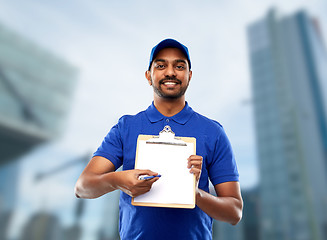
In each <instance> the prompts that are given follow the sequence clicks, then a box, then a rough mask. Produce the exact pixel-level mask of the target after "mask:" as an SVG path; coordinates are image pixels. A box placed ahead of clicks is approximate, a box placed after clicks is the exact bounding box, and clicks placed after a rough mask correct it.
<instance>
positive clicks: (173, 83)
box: [164, 82, 177, 86]
mask: <svg viewBox="0 0 327 240" xmlns="http://www.w3.org/2000/svg"><path fill="white" fill-rule="evenodd" d="M176 84H177V83H175V82H165V83H164V85H171V86H172V85H176Z"/></svg>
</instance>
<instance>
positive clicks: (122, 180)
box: [115, 169, 159, 197]
mask: <svg viewBox="0 0 327 240" xmlns="http://www.w3.org/2000/svg"><path fill="white" fill-rule="evenodd" d="M140 175H149V176H157V175H158V173H156V172H152V171H150V170H139V169H134V170H126V171H121V172H116V181H115V185H116V187H117V188H118V189H120V190H122V191H123V192H125V193H126V194H128V195H129V196H131V197H137V196H139V195H141V194H144V193H146V192H148V191H150V189H151V187H152V184H153V183H154V182H156V181H157V180H158V179H159V177H155V178H152V179H148V180H139V176H140Z"/></svg>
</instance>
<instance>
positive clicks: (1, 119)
mask: <svg viewBox="0 0 327 240" xmlns="http://www.w3.org/2000/svg"><path fill="white" fill-rule="evenodd" d="M76 81H77V69H76V68H75V67H73V66H71V65H70V64H68V63H67V62H66V61H64V60H62V59H60V58H58V57H57V56H55V55H53V54H52V53H50V52H49V51H46V50H44V49H43V48H41V47H39V46H37V45H36V44H34V43H33V42H31V41H30V40H28V39H26V38H24V37H23V36H20V35H19V34H17V33H15V32H13V31H11V30H10V29H8V28H6V27H5V26H3V25H1V24H0V223H1V224H0V225H1V227H0V239H4V240H5V239H7V237H6V236H7V234H8V228H9V225H10V221H11V219H12V216H13V212H14V209H15V204H16V203H17V201H16V200H17V190H18V180H19V179H18V178H19V164H18V162H17V159H18V158H19V157H21V156H22V155H23V154H26V153H27V152H28V151H29V150H31V149H32V148H34V147H36V146H37V145H39V144H41V143H44V142H46V141H49V140H53V139H54V138H56V137H58V136H59V135H60V133H62V132H63V127H64V121H65V116H66V115H67V113H68V111H69V109H70V104H71V98H72V93H73V90H74V88H75V85H76ZM31 239H32V238H31ZM34 239H36V238H34Z"/></svg>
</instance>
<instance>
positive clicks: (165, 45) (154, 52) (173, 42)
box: [148, 38, 191, 70]
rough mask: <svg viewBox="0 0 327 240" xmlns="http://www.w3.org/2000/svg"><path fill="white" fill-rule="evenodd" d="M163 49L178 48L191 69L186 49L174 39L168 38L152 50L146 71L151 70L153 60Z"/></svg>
mask: <svg viewBox="0 0 327 240" xmlns="http://www.w3.org/2000/svg"><path fill="white" fill-rule="evenodd" d="M164 48H178V49H179V50H181V51H182V53H183V54H184V55H185V57H186V59H187V61H188V64H189V66H190V69H191V60H190V55H189V53H188V49H187V47H186V46H184V45H183V44H181V43H180V42H178V41H176V40H174V39H171V38H168V39H165V40H162V41H161V42H160V43H158V44H157V45H156V46H154V47H153V48H152V51H151V55H150V62H149V68H148V70H150V68H151V64H152V61H153V59H154V58H155V57H156V56H157V54H158V53H159V52H160V51H161V50H162V49H164Z"/></svg>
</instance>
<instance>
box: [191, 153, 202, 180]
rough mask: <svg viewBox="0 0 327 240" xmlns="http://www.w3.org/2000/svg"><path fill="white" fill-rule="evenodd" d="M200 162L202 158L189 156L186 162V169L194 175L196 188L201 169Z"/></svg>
mask: <svg viewBox="0 0 327 240" xmlns="http://www.w3.org/2000/svg"><path fill="white" fill-rule="evenodd" d="M202 160H203V158H202V157H201V156H198V155H191V156H190V157H189V158H188V159H187V161H188V163H187V167H188V168H190V169H191V170H190V173H193V174H194V175H195V179H196V186H198V183H199V179H200V176H201V169H202Z"/></svg>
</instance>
